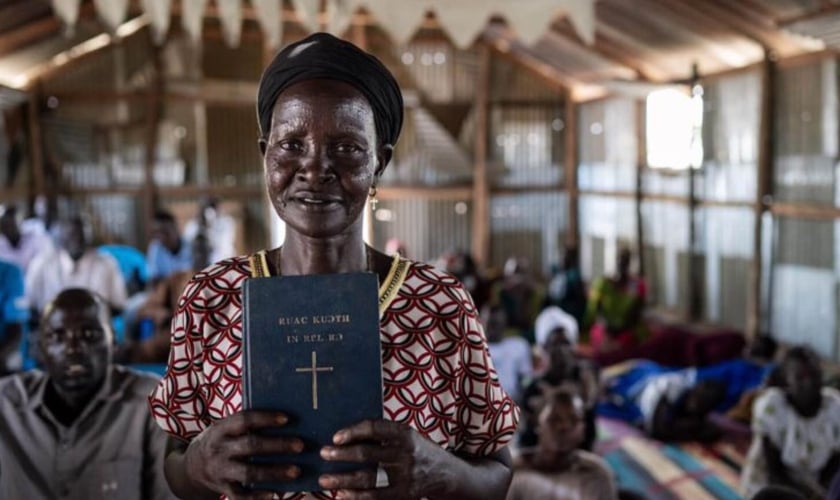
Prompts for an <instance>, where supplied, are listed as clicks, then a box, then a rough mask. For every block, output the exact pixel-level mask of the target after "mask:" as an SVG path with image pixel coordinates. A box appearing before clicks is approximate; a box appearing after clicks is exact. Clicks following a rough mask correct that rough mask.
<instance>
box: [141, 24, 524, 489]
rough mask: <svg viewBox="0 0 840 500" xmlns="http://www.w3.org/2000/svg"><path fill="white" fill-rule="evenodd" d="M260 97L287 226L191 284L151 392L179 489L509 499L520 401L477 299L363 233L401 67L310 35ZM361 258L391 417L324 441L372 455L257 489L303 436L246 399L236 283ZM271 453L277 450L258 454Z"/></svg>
mask: <svg viewBox="0 0 840 500" xmlns="http://www.w3.org/2000/svg"><path fill="white" fill-rule="evenodd" d="M257 108H258V121H259V126H260V130H261V133H262V136H261V139H260V148H261V149H262V152H263V158H264V162H263V167H264V173H265V181H266V186H267V190H268V195H269V198H270V200H271V202H272V204H273V206H274V209H275V211H276V213H277V215H278V216H279V217H280V218H281V219H282V220H283V221H284V222H285V223H286V228H287V229H286V238H285V242H284V244H283V246H282V248H275V249H272V250H268V251H262V252H258V253H257V254H254V255H249V256H241V257H234V258H231V259H227V260H223V261H221V262H218V263H216V264H214V265H212V266H210V267H208V268H206V269H204V270H203V271H202V272H200V273H198V274H197V275H196V276H195V277H194V278H193V279H192V280H191V281H190V283H189V284H188V285H187V286H186V288H185V290H184V293H183V295H182V297H181V300H180V303H179V307H178V311H177V313H176V316H175V318H174V320H173V322H172V338H171V353H170V358H169V365H168V368H167V373H166V375H165V377H164V378H163V379H162V380H161V382H160V384H159V386H158V387H157V389H156V390H155V392H154V393H153V394H152V395H151V396H150V405H151V411H152V413H153V415H154V417H155V419H156V421H157V422H158V424H159V425H160V426H161V427H162V428H163V429H165V430H166V431H167V432H168V433H169V434H170V435H171V436H172V439H170V450H169V453H168V457H167V460H166V475H167V478H168V480H169V483H170V486H171V488H172V491H173V492H174V493H176V494H177V495H178V496H181V497H185V498H205V497H206V498H218V496H219V495H220V494H221V495H224V496H227V497H230V498H289V499H305V498H322V499H328V498H329V499H331V498H347V499H414V498H430V499H446V498H451V499H473V498H474V499H481V500H488V499H494V498H499V499H502V498H504V497H505V492H506V490H507V486H508V483H509V480H510V456H509V452H508V451H507V449H506V444H507V442H508V441H509V440H510V439H511V438H512V436H513V433H514V430H515V429H516V425H517V421H518V419H519V410H518V408H517V407H516V405H515V404H514V403H513V402H512V401H511V399H510V398H509V397H508V396H507V394H505V392H504V391H503V390H502V388H501V387H500V385H499V381H498V378H497V376H496V373H495V369H494V368H493V365H492V362H491V360H490V357H489V354H488V352H487V345H486V340H485V338H484V332H483V330H482V328H481V326H480V324H479V320H478V317H477V313H476V310H475V306H474V304H473V302H472V299H471V298H470V296H469V294H468V293H467V292H466V290H465V289H464V287H463V286H462V285H461V283H459V282H458V281H457V279H455V278H454V277H452V276H451V275H449V274H447V273H445V272H442V271H439V270H437V269H435V268H433V267H431V266H429V265H427V264H423V263H419V262H413V261H409V260H406V259H403V258H401V257H399V256H396V257H390V256H386V255H385V254H383V253H381V252H379V251H377V250H375V249H373V248H371V247H368V246H367V245H366V244H365V243H364V241H363V237H362V236H363V230H362V219H363V213H364V209H365V205H366V203H367V201H368V198H369V197H370V198H374V197H375V193H376V184H377V182H378V180H379V178H380V176H381V175H382V173H383V171H384V170H385V167H386V166H387V165H388V162H389V161H390V159H391V155H392V153H393V148H394V144H395V143H396V141H397V137H398V135H399V131H400V128H401V126H402V119H403V102H402V96H401V93H400V89H399V87H398V85H397V83H396V81H395V79H394V77H393V76H392V75H391V73H390V72H389V71H388V70H387V69H386V68H385V67H384V66H383V65H382V63H381V62H379V60H377V59H376V58H375V57H373V56H371V55H369V54H367V53H365V52H363V51H362V50H360V49H358V48H357V47H355V46H354V45H352V44H350V43H348V42H345V41H341V40H339V39H337V38H335V37H333V36H331V35H327V34H323V33H319V34H315V35H312V36H310V37H308V38H306V39H304V40H301V41H299V42H296V43H294V44H291V45H289V46H288V47H286V48H285V49H283V50H282V51H281V52H280V53H278V55H277V56H276V57H275V59H274V60H273V61H272V62H271V64H270V65H269V66H268V68H266V70H265V72H264V74H263V77H262V79H261V81H260V88H259V95H258V101H257ZM364 271H368V272H373V273H375V274H376V275H378V278H379V284H380V286H379V299H378V301H379V305H378V307H379V331H378V332H371V334H372V335H377V334H378V335H379V339H380V342H381V354H382V384H383V394H384V399H383V416H384V418H382V419H371V420H364V421H361V422H358V423H355V424H352V425H350V426H348V427H346V428H343V429H340V430H337V432H336V433H335V434H334V435H333V437H332V443H331V444H328V445H326V446H324V447H322V448H320V450H318V453H320V457H321V459H323V460H325V461H329V462H351V463H359V464H375V465H376V466H375V467H374V466H371V467H368V468H362V469H359V470H355V471H351V472H343V473H325V474H321V475H320V476H318V478H317V483H316V484H317V485H318V487H317V488H315V489H317V490H318V491H310V492H305V491H289V490H288V489H285V488H278V489H271V488H253V487H252V486H253V485H255V484H258V485H259V484H265V483H272V484H282V483H289V482H292V481H296V480H297V479H298V478H299V476H300V475H301V474H302V468H301V467H299V466H298V465H296V464H295V461H294V457H295V456H296V455H297V456H299V455H298V454H300V453H302V452H305V451H304V448H305V444H304V441H303V440H302V439H299V438H297V437H294V436H286V435H283V436H281V435H278V433H270V434H267V433H266V432H265V431H266V430H267V429H272V428H281V429H282V428H283V427H284V426H286V425H287V424H288V425H292V423H290V422H289V419H290V417H289V415H286V414H284V413H282V412H269V411H256V410H243V398H242V394H243V392H242V383H241V381H242V368H243V362H242V354H243V349H242V335H243V326H242V307H243V299H242V287H243V282H244V281H245V280H246V279H247V278H250V277H260V276H280V275H285V276H288V275H312V274H317V275H322V274H333V273H349V272H364ZM276 300H277V301H278V302H279V301H283V297H282V296H280V297H276ZM297 361H301V362H303V363H305V364H308V362H309V360H308V359H306V360H297ZM314 365H315V363H314V360H313V371H314ZM377 382H378V381H377ZM266 455H270V456H275V457H277V456H280V457H283V461H282V463H278V462H272V461H265V460H263V461H260V460H254V459H253V458H254V457H259V456H266ZM278 490H279V491H284V492H285V493H281V492H278Z"/></svg>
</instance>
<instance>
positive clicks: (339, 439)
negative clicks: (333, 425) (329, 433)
mask: <svg viewBox="0 0 840 500" xmlns="http://www.w3.org/2000/svg"><path fill="white" fill-rule="evenodd" d="M346 440H347V434H345V433H344V432H336V433H335V436H333V443H335V444H342V443H344V441H346Z"/></svg>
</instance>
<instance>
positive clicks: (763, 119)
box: [746, 51, 776, 338]
mask: <svg viewBox="0 0 840 500" xmlns="http://www.w3.org/2000/svg"><path fill="white" fill-rule="evenodd" d="M775 99H776V82H775V63H774V62H773V56H772V54H770V53H769V52H767V51H765V54H764V63H763V64H762V66H761V111H760V121H759V125H758V126H759V128H758V175H757V179H756V195H755V205H754V214H755V221H754V226H753V260H752V262H751V265H750V289H749V292H748V295H747V307H748V310H747V331H746V334H747V338H753V337H755V335H757V334H758V333H759V331H760V330H761V287H762V285H761V267H762V266H761V264H762V259H763V257H764V256H763V255H762V252H761V250H762V245H761V240H762V238H763V230H762V218H763V216H764V213H765V212H767V211H768V210H769V208H770V202H771V197H772V194H773V190H772V181H773V113H774V103H775Z"/></svg>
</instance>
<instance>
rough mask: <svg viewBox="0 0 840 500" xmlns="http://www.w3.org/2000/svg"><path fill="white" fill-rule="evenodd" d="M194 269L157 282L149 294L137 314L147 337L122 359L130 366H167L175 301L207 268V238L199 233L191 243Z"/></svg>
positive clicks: (176, 302)
mask: <svg viewBox="0 0 840 500" xmlns="http://www.w3.org/2000/svg"><path fill="white" fill-rule="evenodd" d="M191 255H192V259H193V267H192V269H190V270H189V271H178V272H176V273H174V274H172V275H170V276H169V277H168V278H166V279H165V280H163V281H160V282H158V283H157V284H156V285H155V287H154V288H153V289H152V290H151V291H150V292H149V294H148V297H147V299H146V302H145V303H144V304H143V306H142V307H141V308H140V310H139V311H138V312H137V315H138V317H139V318H140V321H141V324H143V323H144V322H148V324H149V325H150V326H151V331H150V334H151V335H150V336H149V337H148V338H142V336H141V338H140V339H139V342H137V343H133V344H131V345H130V346H129V347H128V349H127V353H126V354H125V356H126V357H127V358H128V361H129V362H131V363H166V359H167V358H168V357H169V326H170V322H171V321H172V317H173V316H174V315H175V310H176V309H177V308H178V300H179V298H180V297H181V293H183V291H184V288H185V287H186V285H187V283H188V282H189V281H190V279H192V277H193V276H194V275H195V274H197V273H198V272H199V271H201V270H202V269H204V268H205V267H207V266H208V265H210V245H209V242H208V241H207V237H206V236H204V234H202V233H199V234H198V235H196V237H195V238H193V240H192V245H191Z"/></svg>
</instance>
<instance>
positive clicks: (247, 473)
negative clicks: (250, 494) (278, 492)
mask: <svg viewBox="0 0 840 500" xmlns="http://www.w3.org/2000/svg"><path fill="white" fill-rule="evenodd" d="M300 472H301V471H300V467H298V466H297V465H294V464H260V463H245V462H235V461H234V462H231V463H230V464H229V465H228V467H227V468H226V470H224V471H222V472H221V473H220V475H221V477H222V478H224V480H225V481H227V482H229V483H234V484H238V485H246V486H247V485H252V484H259V483H282V482H285V481H290V480H292V479H296V478H298V477H300ZM243 491H251V490H250V489H247V488H246V489H245V490H243Z"/></svg>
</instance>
